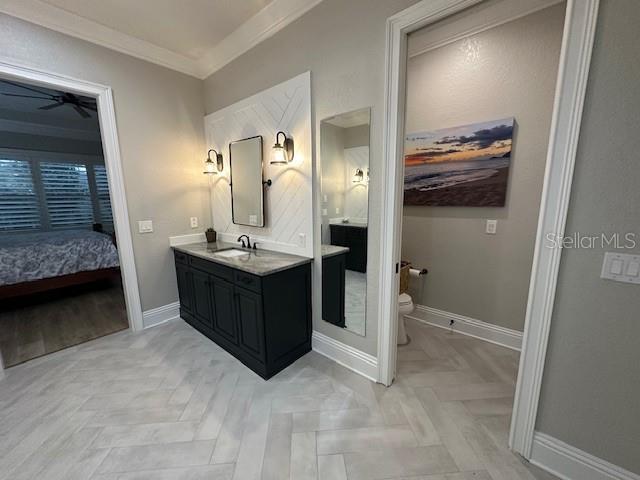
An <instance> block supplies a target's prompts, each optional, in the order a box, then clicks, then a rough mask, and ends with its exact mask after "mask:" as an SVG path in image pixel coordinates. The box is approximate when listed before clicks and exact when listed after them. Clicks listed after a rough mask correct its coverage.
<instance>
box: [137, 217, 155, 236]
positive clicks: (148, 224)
mask: <svg viewBox="0 0 640 480" xmlns="http://www.w3.org/2000/svg"><path fill="white" fill-rule="evenodd" d="M138 232H140V233H151V232H153V221H151V220H140V221H138Z"/></svg>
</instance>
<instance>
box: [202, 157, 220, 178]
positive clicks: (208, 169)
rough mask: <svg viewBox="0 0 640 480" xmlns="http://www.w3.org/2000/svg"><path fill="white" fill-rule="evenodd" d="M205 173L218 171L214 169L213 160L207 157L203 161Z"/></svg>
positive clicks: (209, 173)
mask: <svg viewBox="0 0 640 480" xmlns="http://www.w3.org/2000/svg"><path fill="white" fill-rule="evenodd" d="M203 173H205V174H207V175H215V174H216V173H218V172H217V171H216V165H215V163H213V161H212V160H211V159H210V158H208V159H207V160H206V161H205V162H204V172H203Z"/></svg>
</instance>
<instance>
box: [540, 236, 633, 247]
mask: <svg viewBox="0 0 640 480" xmlns="http://www.w3.org/2000/svg"><path fill="white" fill-rule="evenodd" d="M639 239H640V235H639V234H637V233H634V232H627V233H598V234H589V235H585V234H583V233H580V232H575V233H573V234H571V235H559V234H557V233H553V232H550V233H547V234H546V235H545V247H547V248H572V249H585V250H589V249H602V250H605V249H620V250H628V249H634V248H636V246H638V240H639Z"/></svg>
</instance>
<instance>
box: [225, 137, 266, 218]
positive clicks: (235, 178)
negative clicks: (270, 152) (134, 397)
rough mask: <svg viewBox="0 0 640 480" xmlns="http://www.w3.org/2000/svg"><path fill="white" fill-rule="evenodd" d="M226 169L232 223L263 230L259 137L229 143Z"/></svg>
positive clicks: (262, 190) (260, 147)
mask: <svg viewBox="0 0 640 480" xmlns="http://www.w3.org/2000/svg"><path fill="white" fill-rule="evenodd" d="M229 165H230V167H231V211H232V216H233V217H232V218H233V223H235V224H236V225H250V226H253V227H264V189H263V186H262V137H260V136H258V137H251V138H245V139H244V140H238V141H237V142H233V143H230V144H229Z"/></svg>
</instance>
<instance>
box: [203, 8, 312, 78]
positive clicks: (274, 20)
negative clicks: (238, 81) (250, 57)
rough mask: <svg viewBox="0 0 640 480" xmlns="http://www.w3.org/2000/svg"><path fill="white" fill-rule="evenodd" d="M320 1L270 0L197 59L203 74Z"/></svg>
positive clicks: (229, 59)
mask: <svg viewBox="0 0 640 480" xmlns="http://www.w3.org/2000/svg"><path fill="white" fill-rule="evenodd" d="M320 2H322V0H273V2H271V3H270V4H269V5H267V6H266V7H264V8H263V9H262V10H260V11H259V12H258V13H256V14H255V15H254V16H253V17H251V18H250V19H249V20H247V21H246V22H245V23H243V24H242V25H240V26H239V27H238V28H237V29H236V30H234V31H233V32H232V33H231V34H230V35H228V36H227V37H226V38H224V40H222V41H221V42H220V43H219V44H218V45H217V46H216V47H215V48H214V49H213V50H211V51H210V52H209V53H207V54H205V55H204V57H202V58H201V59H200V60H199V63H200V66H201V68H202V72H203V75H202V78H206V77H208V76H209V75H211V74H213V73H215V72H216V71H218V70H220V69H221V68H222V67H224V66H225V65H226V64H228V63H230V62H231V61H233V60H235V59H236V58H238V57H239V56H240V55H242V54H243V53H245V52H247V51H249V50H251V49H252V48H253V47H255V46H256V45H258V44H259V43H260V42H263V41H264V40H266V39H267V38H269V37H271V36H273V35H275V34H276V33H277V32H279V31H280V30H282V29H283V28H284V27H286V26H287V25H289V24H290V23H292V22H293V21H295V20H297V19H298V18H300V17H301V16H302V15H304V14H305V13H307V12H308V11H309V10H311V9H312V8H313V7H315V6H316V5H318V4H319V3H320Z"/></svg>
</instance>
